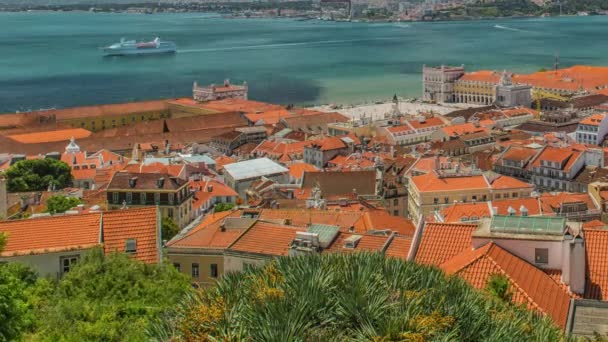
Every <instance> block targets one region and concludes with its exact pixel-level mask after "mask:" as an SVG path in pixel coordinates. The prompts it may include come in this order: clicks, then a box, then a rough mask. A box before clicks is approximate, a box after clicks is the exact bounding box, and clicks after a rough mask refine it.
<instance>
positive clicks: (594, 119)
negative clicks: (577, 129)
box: [579, 114, 606, 126]
mask: <svg viewBox="0 0 608 342" xmlns="http://www.w3.org/2000/svg"><path fill="white" fill-rule="evenodd" d="M605 118H606V114H593V115H590V116H588V117H586V118H584V119H583V120H581V121H580V122H579V124H582V125H589V126H599V125H600V123H601V122H602V121H603V120H604V119H605Z"/></svg>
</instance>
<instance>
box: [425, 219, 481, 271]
mask: <svg viewBox="0 0 608 342" xmlns="http://www.w3.org/2000/svg"><path fill="white" fill-rule="evenodd" d="M475 229H477V225H476V224H455V223H428V222H427V223H425V225H424V229H423V231H422V237H421V239H420V245H419V246H418V250H417V252H416V257H415V260H416V262H418V263H421V264H430V265H436V266H439V265H441V264H443V263H444V262H446V261H448V260H450V259H451V258H453V257H454V256H456V255H458V254H460V253H462V252H463V251H466V250H470V249H472V247H471V246H472V237H471V234H472V233H473V231H474V230H475Z"/></svg>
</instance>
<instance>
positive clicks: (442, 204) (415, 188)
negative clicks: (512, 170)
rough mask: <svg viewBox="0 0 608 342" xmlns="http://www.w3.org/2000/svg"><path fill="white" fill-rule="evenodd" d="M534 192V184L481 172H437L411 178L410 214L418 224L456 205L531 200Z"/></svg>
mask: <svg viewBox="0 0 608 342" xmlns="http://www.w3.org/2000/svg"><path fill="white" fill-rule="evenodd" d="M450 171H451V170H450ZM533 189H534V187H533V186H532V184H528V183H525V182H522V181H519V180H517V179H515V178H512V177H508V176H502V175H498V176H497V177H495V178H489V177H487V176H485V175H483V174H481V173H479V172H478V173H474V172H469V173H468V174H465V173H454V172H445V170H436V171H432V172H429V173H427V174H424V175H420V176H414V177H411V180H410V182H409V186H408V211H409V215H410V218H411V219H412V220H413V221H415V222H416V221H418V220H419V219H420V218H424V217H427V216H429V215H432V214H433V213H434V212H435V211H440V210H442V209H444V208H446V207H449V206H452V205H453V204H454V203H467V202H485V201H491V200H496V199H508V198H524V197H530V194H531V192H532V190H533Z"/></svg>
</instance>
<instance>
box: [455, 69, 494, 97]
mask: <svg viewBox="0 0 608 342" xmlns="http://www.w3.org/2000/svg"><path fill="white" fill-rule="evenodd" d="M500 77H501V74H500V73H498V72H496V71H488V70H481V71H474V72H470V73H466V74H464V75H463V76H462V77H461V78H460V79H458V80H457V81H456V82H455V83H454V96H455V102H460V103H473V104H480V105H491V104H492V103H494V101H495V100H496V86H497V85H498V83H499V81H500Z"/></svg>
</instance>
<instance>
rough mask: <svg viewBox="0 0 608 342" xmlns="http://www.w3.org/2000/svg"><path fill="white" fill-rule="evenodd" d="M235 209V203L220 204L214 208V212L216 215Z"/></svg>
mask: <svg viewBox="0 0 608 342" xmlns="http://www.w3.org/2000/svg"><path fill="white" fill-rule="evenodd" d="M232 208H234V204H233V203H218V204H216V205H215V207H213V212H215V213H219V212H222V211H227V210H230V209H232Z"/></svg>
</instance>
